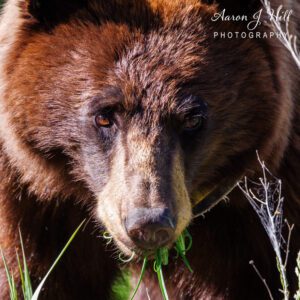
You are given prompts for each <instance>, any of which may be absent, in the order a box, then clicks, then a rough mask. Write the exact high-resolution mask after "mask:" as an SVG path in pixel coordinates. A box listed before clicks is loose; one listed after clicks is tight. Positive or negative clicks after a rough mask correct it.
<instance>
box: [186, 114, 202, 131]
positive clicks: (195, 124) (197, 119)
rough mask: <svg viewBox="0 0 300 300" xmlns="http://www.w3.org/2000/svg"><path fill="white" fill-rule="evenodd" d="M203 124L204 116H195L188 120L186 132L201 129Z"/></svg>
mask: <svg viewBox="0 0 300 300" xmlns="http://www.w3.org/2000/svg"><path fill="white" fill-rule="evenodd" d="M202 123H203V117H202V116H193V117H189V118H186V119H185V121H184V124H183V127H184V130H188V131H190V130H196V129H199V128H200V127H201V125H202Z"/></svg>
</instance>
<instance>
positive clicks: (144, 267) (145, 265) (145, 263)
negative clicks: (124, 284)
mask: <svg viewBox="0 0 300 300" xmlns="http://www.w3.org/2000/svg"><path fill="white" fill-rule="evenodd" d="M147 262H148V258H147V256H145V257H144V261H143V266H142V270H141V274H140V278H139V281H138V283H137V285H136V287H135V289H134V291H133V294H132V296H131V298H130V300H133V298H134V297H135V295H136V293H137V291H138V289H139V287H140V285H141V282H142V280H143V277H144V274H145V271H146V267H147Z"/></svg>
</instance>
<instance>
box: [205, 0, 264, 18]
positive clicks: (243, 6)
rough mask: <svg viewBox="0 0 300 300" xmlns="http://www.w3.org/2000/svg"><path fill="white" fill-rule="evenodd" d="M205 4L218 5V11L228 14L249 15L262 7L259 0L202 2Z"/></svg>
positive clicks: (206, 0)
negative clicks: (223, 10)
mask: <svg viewBox="0 0 300 300" xmlns="http://www.w3.org/2000/svg"><path fill="white" fill-rule="evenodd" d="M202 2H205V3H207V4H213V3H215V4H218V5H219V7H220V9H226V12H227V13H229V14H236V15H237V14H242V15H251V14H253V13H254V12H256V11H257V10H259V9H260V8H261V6H262V4H261V1H260V0H244V1H243V0H203V1H202Z"/></svg>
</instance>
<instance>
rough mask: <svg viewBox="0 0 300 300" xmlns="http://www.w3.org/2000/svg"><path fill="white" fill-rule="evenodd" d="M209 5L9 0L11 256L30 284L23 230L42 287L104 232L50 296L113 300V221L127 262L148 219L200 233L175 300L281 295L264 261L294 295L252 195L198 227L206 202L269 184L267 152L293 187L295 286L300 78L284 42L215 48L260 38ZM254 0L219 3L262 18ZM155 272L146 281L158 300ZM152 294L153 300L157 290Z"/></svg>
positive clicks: (175, 284)
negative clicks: (199, 120)
mask: <svg viewBox="0 0 300 300" xmlns="http://www.w3.org/2000/svg"><path fill="white" fill-rule="evenodd" d="M50 2H51V5H50V4H49V3H50ZM210 2H211V1H205V3H204V1H203V2H202V3H201V2H200V1H196V0H185V1H179V0H178V1H171V0H153V1H146V0H145V1H144V0H139V1H131V0H124V1H119V0H113V1H100V0H90V1H82V0H78V1H68V0H64V1H58V0H57V1H56V0H53V1H50V0H49V1H41V6H40V7H37V6H36V5H35V4H36V1H22V0H8V2H7V4H6V6H5V8H4V12H3V15H2V17H1V22H0V60H1V66H0V97H1V98H0V147H1V151H0V174H1V178H2V180H1V183H0V225H1V227H0V245H1V247H2V249H3V250H4V253H5V255H6V257H7V258H8V263H9V264H10V266H11V267H12V269H13V270H14V272H15V273H14V275H15V278H18V270H17V266H16V260H15V248H16V247H17V248H18V247H19V246H18V245H19V237H18V227H20V229H21V231H22V235H23V238H24V241H25V250H26V253H27V256H28V261H29V266H30V271H31V275H32V277H33V284H34V286H36V285H37V283H38V282H39V280H40V278H41V277H42V276H43V275H44V274H45V272H46V270H47V269H48V268H49V266H50V264H51V262H52V261H53V260H54V258H55V257H56V255H57V254H58V253H59V250H60V249H61V248H62V247H63V245H64V243H65V242H66V241H67V239H68V237H69V236H70V235H71V233H72V232H73V231H74V230H75V228H76V226H77V225H78V224H79V223H80V222H81V221H82V220H83V219H85V218H86V219H88V220H89V222H88V224H87V226H86V227H85V229H84V231H83V232H80V233H79V234H78V236H77V237H76V239H75V241H74V242H73V244H72V246H71V248H70V249H69V250H68V253H67V254H66V256H65V257H64V258H63V259H62V261H61V263H60V264H59V265H58V266H57V268H56V270H55V272H54V273H53V275H51V277H50V278H49V280H48V281H47V283H46V286H45V291H44V292H43V294H42V296H41V298H42V299H54V298H57V297H59V299H107V298H108V294H109V290H110V286H111V283H112V281H113V279H114V278H115V275H116V274H117V272H118V271H119V268H118V266H117V263H116V261H115V260H114V258H113V255H112V252H111V251H110V249H105V245H104V243H103V241H102V240H101V239H100V238H99V235H100V231H101V229H102V228H103V225H104V227H106V228H107V229H108V230H109V232H110V233H111V234H112V235H113V237H114V240H115V243H116V245H117V246H118V247H119V248H120V249H121V250H122V251H124V252H125V253H126V254H131V253H132V251H133V250H135V251H136V252H137V253H140V249H138V248H136V246H135V245H134V243H133V242H132V241H131V240H130V239H129V237H128V235H127V233H126V231H125V229H124V220H126V217H127V216H128V214H129V213H130V212H131V211H132V210H133V209H134V208H136V207H147V208H152V207H163V208H165V207H167V208H168V209H170V210H171V212H172V214H173V215H174V216H175V217H176V231H175V233H176V236H175V238H176V237H177V236H178V235H179V234H180V232H181V231H182V230H183V229H184V228H185V227H186V226H188V225H189V224H190V227H189V228H190V231H191V234H192V236H193V247H192V250H191V252H190V254H189V255H188V258H189V260H190V262H191V265H192V266H193V269H194V273H193V274H190V273H189V272H188V271H187V270H186V269H185V267H184V265H183V264H181V263H179V262H176V263H174V262H171V263H170V265H169V266H168V267H167V268H166V273H165V277H166V281H167V286H168V290H169V291H170V298H171V299H266V298H267V294H266V290H265V288H264V286H263V284H262V282H261V281H260V279H259V278H258V277H257V275H256V274H255V272H254V271H253V269H252V267H251V266H249V263H248V262H249V261H250V260H252V259H253V260H254V261H255V262H256V265H257V267H258V268H259V270H260V272H261V273H262V274H263V275H264V277H265V278H266V280H267V282H268V283H269V285H270V288H271V290H272V292H273V293H274V296H275V298H276V299H279V298H280V295H279V293H278V287H279V279H278V274H277V271H276V266H275V262H274V254H273V252H272V249H271V246H270V243H269V241H268V240H267V237H266V234H265V233H264V231H263V228H262V226H261V224H260V222H259V221H258V219H257V217H256V216H255V213H254V212H253V210H252V209H251V207H250V205H249V203H248V202H247V201H246V199H245V198H244V197H243V196H242V195H241V193H240V192H239V191H238V190H237V189H234V190H233V191H232V192H231V193H230V194H229V198H230V202H229V203H225V202H221V203H220V204H219V205H218V206H216V207H215V208H214V209H213V210H211V211H210V212H209V213H207V214H206V217H205V218H198V219H194V220H193V219H192V205H193V203H194V202H195V201H196V200H197V199H196V198H197V197H198V195H199V194H202V195H203V194H205V195H206V194H207V193H208V192H209V191H211V190H215V189H219V188H221V187H223V186H225V185H227V184H228V183H229V184H232V183H234V182H235V181H236V180H238V179H239V178H240V177H241V176H242V175H247V176H250V177H252V178H254V179H255V178H257V177H258V176H260V168H259V166H258V164H257V161H256V152H255V151H256V150H258V151H259V154H260V156H261V157H262V158H263V159H264V160H265V161H266V163H267V165H268V167H269V168H270V169H271V171H272V172H273V173H274V175H276V176H277V177H279V178H281V179H282V181H283V187H284V196H285V198H286V200H285V204H284V205H285V206H284V212H285V217H286V218H287V219H288V220H289V222H290V223H293V224H295V230H294V233H293V236H292V241H291V253H290V260H289V262H290V263H289V266H288V275H289V280H290V287H291V290H292V291H293V290H295V276H293V274H294V264H295V257H296V252H297V250H299V248H300V240H299V226H300V223H299V220H300V205H299V197H300V187H299V181H300V173H299V172H300V171H299V170H300V166H299V163H298V160H299V159H298V158H299V155H300V152H299V151H300V148H299V147H300V145H299V138H300V137H299V132H300V128H299V126H300V125H299V122H300V120H299V112H300V111H299V94H300V93H299V92H300V90H299V79H298V77H299V76H298V75H296V74H298V73H297V72H298V71H297V70H296V67H295V65H294V63H293V61H292V60H291V59H290V56H289V54H288V53H287V52H286V51H285V50H284V48H283V47H282V46H281V45H280V43H279V42H278V41H277V40H274V39H267V40H256V39H253V40H250V39H249V40H248V39H244V40H241V39H214V38H213V36H212V32H213V31H233V32H235V31H238V30H239V29H240V30H242V29H245V28H244V25H243V24H238V23H224V22H216V23H213V22H211V21H210V17H211V16H212V14H213V13H214V12H216V11H217V10H218V9H219V8H218V7H217V5H216V4H211V3H210ZM252 2H255V1H248V2H247V5H245V6H244V5H242V4H241V5H236V4H234V5H232V4H231V1H220V3H219V4H220V7H222V6H223V7H228V9H229V10H230V11H232V12H238V13H240V12H244V11H245V10H246V12H249V11H252V10H254V8H257V7H258V3H252ZM294 2H295V3H294V4H293V9H294V10H295V15H297V14H296V12H298V10H299V3H297V1H294ZM275 4H276V3H275ZM280 4H281V3H280ZM48 5H50V6H48ZM297 26H298V25H297V24H296V23H295V24H294V25H293V28H292V29H293V30H294V31H295V32H299V31H298V27H297ZM262 30H267V28H263V29H262ZM191 96H193V97H194V96H195V97H196V98H193V97H191ZM193 99H196V100H197V103H196V102H195V100H193ZM199 99H203V100H204V101H205V102H206V103H207V107H208V108H207V110H208V112H207V116H205V118H204V125H203V128H202V129H201V130H200V131H199V132H198V131H197V134H196V133H195V134H194V133H193V134H187V133H185V132H184V131H183V129H182V124H183V123H184V120H185V119H186V118H187V115H188V114H189V113H190V112H191V111H193V110H195V108H197V107H198V106H199V101H200V100H199ZM107 107H110V108H113V109H114V111H115V112H116V113H115V114H116V119H117V120H116V122H117V124H118V128H119V129H118V128H116V126H114V127H113V128H112V129H110V130H109V131H101V133H100V134H99V133H98V132H97V133H96V130H95V128H94V125H93V123H92V121H91V120H92V119H93V116H94V115H95V114H97V113H99V111H103V109H104V108H107ZM120 128H121V129H120ZM99 135H100V136H99ZM90 219H91V220H90ZM170 246H171V245H170ZM0 267H1V269H0V286H1V289H0V299H7V297H8V286H7V283H6V279H5V272H4V269H3V266H0ZM150 273H151V272H149V274H148V275H147V278H146V279H145V283H144V284H145V286H146V287H147V288H148V289H149V293H150V296H151V299H159V297H160V296H159V293H160V292H159V288H158V285H157V282H156V280H155V278H153V274H150ZM18 288H20V286H18ZM139 297H140V299H146V294H145V288H144V287H143V288H141V291H140V295H139Z"/></svg>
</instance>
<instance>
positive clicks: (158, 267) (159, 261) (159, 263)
mask: <svg viewBox="0 0 300 300" xmlns="http://www.w3.org/2000/svg"><path fill="white" fill-rule="evenodd" d="M154 270H155V272H156V273H157V278H158V283H159V287H160V290H161V293H162V296H163V299H164V300H169V296H168V292H167V288H166V285H165V280H164V276H163V272H162V258H161V249H159V250H157V252H156V257H155V262H154Z"/></svg>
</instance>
